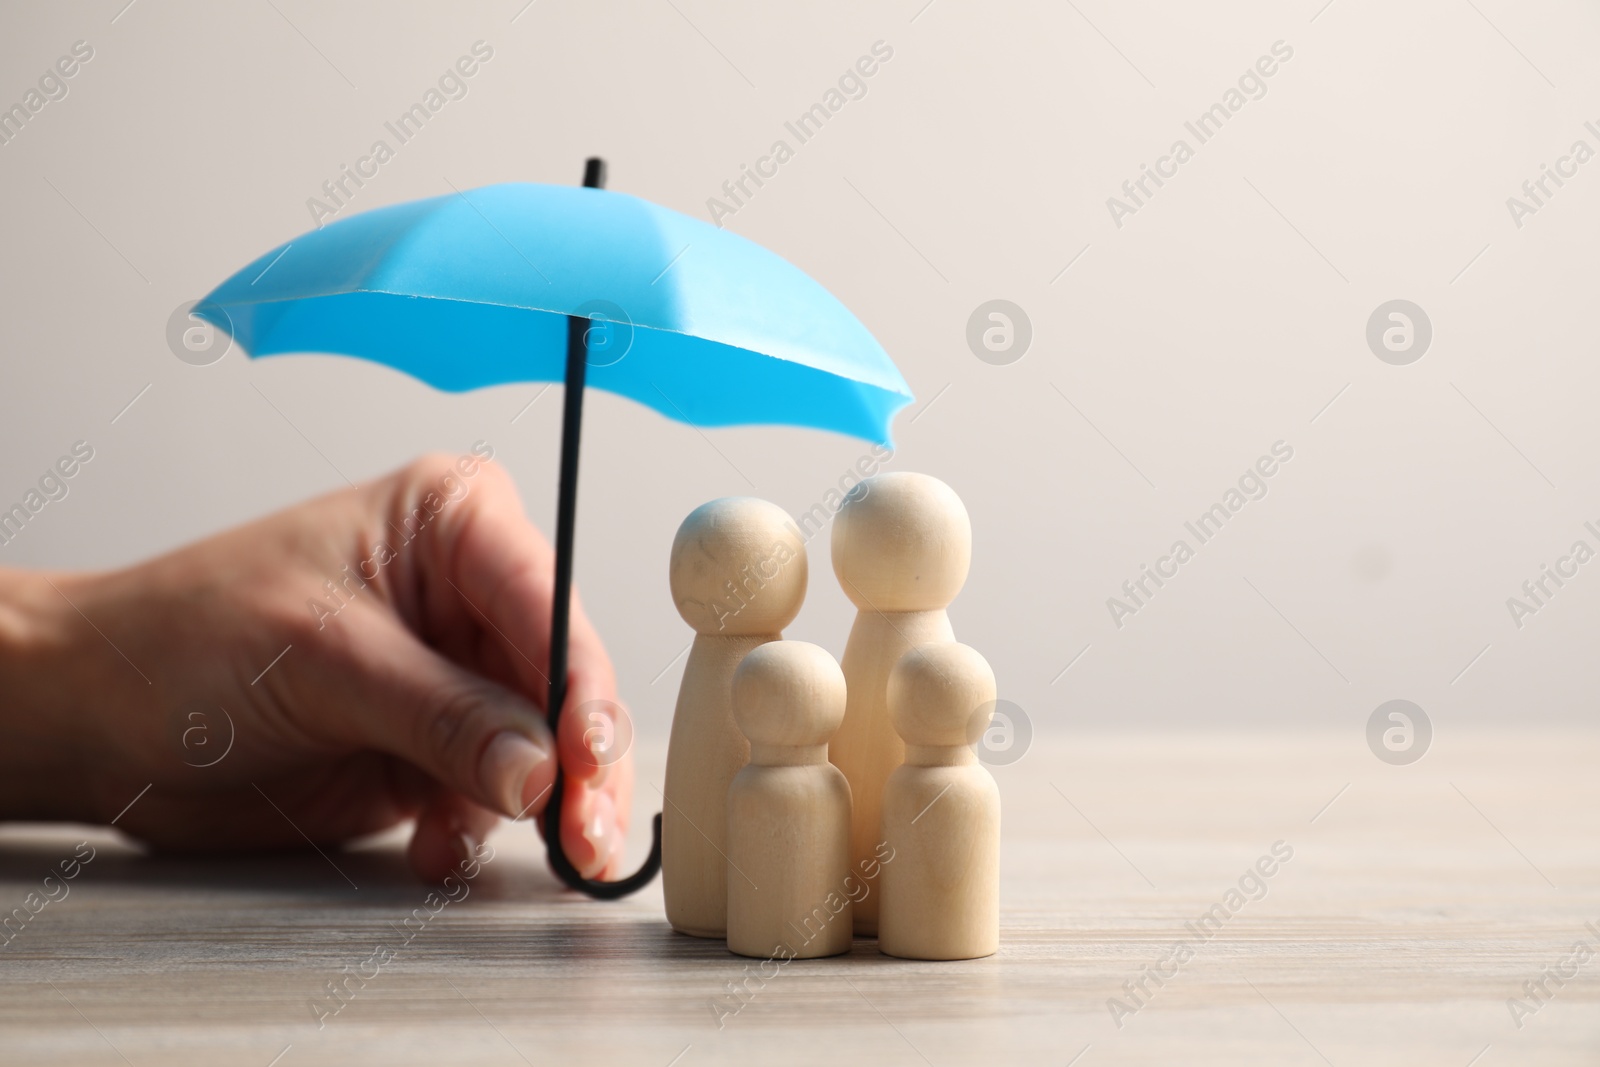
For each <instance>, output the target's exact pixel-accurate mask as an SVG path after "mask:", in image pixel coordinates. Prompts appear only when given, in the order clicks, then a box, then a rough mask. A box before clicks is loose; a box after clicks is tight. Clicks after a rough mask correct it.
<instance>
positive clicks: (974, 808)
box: [878, 642, 1000, 960]
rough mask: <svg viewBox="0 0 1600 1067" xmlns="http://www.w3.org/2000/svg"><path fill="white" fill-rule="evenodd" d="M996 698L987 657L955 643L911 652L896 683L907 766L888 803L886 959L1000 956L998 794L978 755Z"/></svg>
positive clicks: (892, 700) (881, 929) (892, 779)
mask: <svg viewBox="0 0 1600 1067" xmlns="http://www.w3.org/2000/svg"><path fill="white" fill-rule="evenodd" d="M994 694H995V686H994V674H993V672H991V671H990V670H989V665H988V664H987V663H985V662H984V659H983V657H982V656H980V655H978V653H977V652H975V651H973V650H972V649H970V648H968V647H967V646H966V645H958V644H956V643H954V642H951V643H949V644H940V645H923V646H921V647H920V648H916V649H913V650H911V651H910V652H907V653H906V654H905V655H904V656H903V657H901V659H900V662H899V663H897V664H896V665H895V668H894V671H893V672H892V673H891V674H890V675H889V709H890V712H891V714H892V715H893V717H894V726H895V729H896V730H898V731H899V732H900V736H901V737H903V738H904V739H905V743H906V762H905V763H904V765H902V766H901V767H899V768H898V769H897V770H896V771H895V772H894V773H893V774H892V775H890V776H889V783H888V785H887V786H886V787H885V789H884V793H883V837H884V840H885V841H887V842H888V843H889V846H890V847H891V848H893V849H894V859H893V861H891V862H889V863H885V864H884V865H883V872H882V873H881V874H880V876H879V877H880V878H881V880H882V884H881V885H880V886H879V887H878V889H879V896H880V906H879V909H878V949H879V951H881V952H883V953H884V954H885V955H889V956H902V957H905V958H907V959H917V960H968V959H974V958H976V957H978V956H989V955H992V954H993V953H994V952H995V950H996V949H998V948H999V947H1000V790H999V788H998V787H997V786H996V785H995V784H994V779H993V778H992V777H990V776H989V772H988V770H987V769H985V768H984V767H983V766H982V765H980V764H979V763H978V757H977V755H976V753H975V752H974V751H973V742H975V741H977V740H978V738H979V737H981V736H982V734H983V731H984V730H985V729H987V728H988V725H989V717H990V716H991V715H992V714H993V712H994Z"/></svg>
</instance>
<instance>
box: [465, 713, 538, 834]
mask: <svg viewBox="0 0 1600 1067" xmlns="http://www.w3.org/2000/svg"><path fill="white" fill-rule="evenodd" d="M553 764H554V761H553V760H552V759H551V758H550V753H548V752H546V751H545V750H544V749H542V748H540V747H539V746H538V745H536V744H534V743H533V742H532V741H530V740H528V739H527V737H525V736H524V735H522V734H519V733H517V732H516V731H515V730H502V731H501V732H500V733H498V734H496V735H495V737H494V740H492V741H490V742H489V747H488V748H487V749H485V750H484V753H483V760H482V763H481V765H480V768H479V773H480V775H481V776H482V781H483V787H484V791H485V792H486V793H487V794H488V795H489V796H492V797H498V798H499V800H500V812H501V814H503V815H509V816H511V817H512V818H517V817H518V816H520V815H521V814H523V813H524V812H525V811H526V810H527V809H528V807H529V806H530V805H532V804H533V803H534V801H535V800H537V799H538V797H539V794H540V793H542V792H544V791H545V790H547V789H549V787H550V783H551V782H553V781H554V780H555V770H554V766H553Z"/></svg>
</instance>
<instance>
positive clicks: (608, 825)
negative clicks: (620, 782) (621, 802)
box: [580, 790, 618, 878]
mask: <svg viewBox="0 0 1600 1067" xmlns="http://www.w3.org/2000/svg"><path fill="white" fill-rule="evenodd" d="M589 795H590V798H591V800H590V803H589V805H588V812H587V813H586V818H585V819H584V823H583V836H584V840H586V841H588V842H589V844H591V845H593V846H594V860H593V862H592V863H590V864H588V865H586V866H585V868H584V869H583V870H582V871H581V872H580V873H582V875H583V876H584V877H585V878H598V877H599V876H600V874H601V873H602V872H604V871H605V869H606V867H607V866H608V865H609V864H610V863H611V855H612V853H613V852H615V851H616V849H617V844H618V840H617V839H618V835H617V802H616V800H615V799H613V798H612V796H611V794H610V793H603V792H600V791H598V790H596V791H592V792H591V793H590V794H589Z"/></svg>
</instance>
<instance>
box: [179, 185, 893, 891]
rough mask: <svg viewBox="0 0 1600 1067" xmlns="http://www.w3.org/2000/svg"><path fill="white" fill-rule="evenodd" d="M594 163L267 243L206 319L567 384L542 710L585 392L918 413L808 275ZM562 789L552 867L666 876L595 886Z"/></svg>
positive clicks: (442, 375)
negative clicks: (575, 846) (564, 831)
mask: <svg viewBox="0 0 1600 1067" xmlns="http://www.w3.org/2000/svg"><path fill="white" fill-rule="evenodd" d="M604 184H605V165H604V163H603V162H602V161H600V160H598V159H591V160H589V161H588V165H587V166H586V168H585V171H584V182H583V185H584V187H583V188H581V189H578V188H571V187H567V186H556V185H533V184H528V183H521V182H517V183H508V184H504V185H491V186H487V187H485V188H482V189H476V190H473V191H471V192H469V193H457V194H453V195H450V196H441V197H434V198H432V199H428V200H417V201H413V202H411V203H406V204H397V205H394V206H392V207H386V208H379V209H377V210H375V211H369V212H366V213H364V214H361V215H356V216H353V217H351V218H349V219H344V220H341V221H339V222H335V223H333V224H332V225H329V226H326V227H324V228H322V229H318V230H314V231H312V232H310V233H308V234H304V235H303V236H300V237H297V238H295V239H294V240H293V241H291V242H289V243H288V244H285V245H282V246H280V247H279V248H275V249H273V250H272V251H270V252H268V253H266V254H265V255H263V256H261V257H260V258H259V259H257V260H256V261H255V262H254V263H251V264H250V265H248V266H246V267H245V268H244V269H242V270H240V271H239V272H238V273H237V274H235V275H234V276H233V277H231V278H229V279H228V280H227V281H225V282H223V283H222V284H221V285H219V286H217V288H216V289H215V290H213V291H212V293H211V294H210V295H209V296H207V297H206V298H205V299H204V300H202V301H201V302H200V303H199V304H198V305H196V307H195V309H194V314H195V315H196V316H198V317H199V318H201V319H204V320H206V321H207V322H210V323H212V324H213V325H215V326H217V327H219V328H221V329H224V330H226V331H228V332H229V333H230V334H231V335H232V336H233V338H234V340H236V341H237V342H238V343H239V344H240V346H241V347H242V348H244V350H245V351H246V352H247V353H249V354H250V355H251V356H252V357H260V356H269V355H277V354H279V353H285V352H333V353H339V354H342V355H350V356H359V357H361V358H363V359H369V360H372V361H373V362H375V363H382V364H385V365H386V366H390V367H394V368H396V369H398V370H402V371H405V372H406V373H408V374H411V375H412V376H414V377H416V378H419V379H421V380H422V381H424V382H426V383H428V384H429V385H432V386H434V387H435V388H438V389H444V390H448V391H451V392H459V391H462V390H467V389H475V388H478V387H481V386H485V385H497V384H501V383H506V382H554V381H559V382H564V383H565V385H566V390H565V400H564V404H563V409H562V432H561V479H560V489H559V497H558V507H557V517H556V573H555V590H554V604H553V606H552V609H551V626H550V677H549V686H550V688H549V692H548V699H547V701H546V714H547V715H548V716H549V721H550V729H551V731H552V732H555V731H556V730H557V728H558V726H559V722H560V715H561V706H562V704H563V703H564V702H565V699H566V689H567V632H568V625H569V613H570V610H571V602H572V555H573V530H574V524H575V520H576V517H577V492H578V447H579V441H580V436H581V428H582V422H583V394H584V387H585V385H586V384H589V385H594V386H597V387H599V388H602V389H605V390H608V391H609V392H613V393H619V394H621V395H622V396H626V397H631V398H632V399H634V400H637V401H639V402H640V403H642V404H644V405H646V406H648V407H651V408H654V409H655V410H656V411H659V412H660V413H661V414H663V415H666V416H667V417H668V418H672V419H677V420H679V421H681V422H686V423H689V424H690V425H693V426H732V425H750V424H779V425H789V426H808V427H814V428H817V429H823V430H834V431H837V432H839V433H845V434H850V435H852V436H855V437H860V438H864V439H866V440H869V441H874V442H881V443H885V444H887V443H888V442H889V424H890V421H891V420H892V419H893V417H894V413H895V412H896V411H898V410H899V409H900V408H901V407H903V406H905V405H906V404H908V403H910V402H911V392H910V390H909V389H908V388H907V386H906V382H905V379H904V378H903V377H902V376H901V375H900V372H899V371H898V370H897V369H896V368H895V365H894V363H893V361H891V360H890V359H889V357H888V355H887V354H886V353H885V352H884V350H883V348H882V346H880V345H879V344H878V342H877V341H876V340H874V339H873V337H872V335H871V334H870V333H869V332H867V329H866V327H864V326H862V325H861V323H860V322H859V321H858V320H857V319H856V317H855V316H854V315H852V314H851V313H850V312H849V310H847V309H846V308H845V306H844V305H843V304H841V303H839V301H838V300H836V299H835V298H834V297H833V296H832V295H831V294H830V293H828V291H827V290H825V289H824V288H822V286H820V285H818V284H817V283H816V282H815V281H813V280H812V279H811V278H810V277H808V276H807V275H806V274H805V273H804V272H802V271H801V270H799V269H798V268H796V267H795V266H793V265H792V264H790V263H789V262H787V261H786V260H784V259H782V258H781V257H779V256H777V255H774V254H773V253H772V252H769V251H767V250H766V249H764V248H762V247H761V246H759V245H756V244H754V243H752V242H750V241H747V240H745V239H744V238H742V237H739V236H737V235H735V234H732V233H729V232H728V231H726V230H719V229H717V228H715V227H713V226H710V225H707V224H706V223H704V222H700V221H698V220H696V219H691V218H688V217H687V216H684V215H681V214H679V213H677V212H675V211H670V210H668V209H666V208H663V207H660V206H658V205H656V204H652V203H650V202H648V201H645V200H640V199H638V198H637V197H632V196H627V195H625V194H622V193H613V192H607V191H605V190H604V189H602V188H601V186H603V185H604ZM562 787H563V778H562V775H561V773H560V772H559V771H558V772H557V776H556V784H555V787H554V789H553V791H552V796H551V800H550V802H549V804H548V805H547V806H546V808H545V820H546V822H545V828H546V832H545V837H546V839H547V841H548V844H549V850H550V860H551V865H552V866H553V867H554V868H555V870H556V873H557V874H558V875H559V876H560V877H561V879H562V881H564V882H566V883H567V884H568V885H570V886H572V887H573V888H575V889H579V890H582V891H583V892H586V893H588V894H590V895H591V896H596V897H602V898H608V899H610V898H616V897H621V896H625V895H627V894H628V893H631V892H633V891H634V890H636V889H639V888H640V887H641V886H643V885H645V884H646V883H648V882H649V881H650V880H651V879H652V878H653V877H654V876H655V874H656V872H657V871H658V870H659V869H660V866H661V816H660V815H657V816H656V818H655V824H654V834H655V838H654V843H653V845H652V847H651V851H650V858H649V859H648V860H647V861H646V862H645V865H644V867H643V868H641V869H640V870H639V871H638V872H636V873H635V874H633V875H632V876H630V877H628V878H625V879H622V880H621V881H616V882H601V881H594V880H591V879H586V878H584V877H583V876H582V875H581V874H579V873H578V871H577V869H576V868H575V867H574V866H573V865H572V863H571V862H570V861H569V860H568V859H567V857H566V855H565V853H564V852H563V851H562V846H561V834H560V817H561V802H562V793H563V791H564V790H563V788H562Z"/></svg>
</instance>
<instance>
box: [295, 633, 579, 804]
mask: <svg viewBox="0 0 1600 1067" xmlns="http://www.w3.org/2000/svg"><path fill="white" fill-rule="evenodd" d="M350 622H351V625H350V627H349V628H348V629H347V630H345V634H346V635H347V637H348V640H347V641H346V642H341V644H343V645H344V648H343V649H342V653H343V655H342V656H341V658H343V659H345V660H346V662H345V663H343V664H342V665H340V666H341V667H342V669H336V670H334V671H333V672H332V674H333V676H334V677H335V678H337V679H339V681H338V682H337V683H336V684H335V691H336V694H337V695H336V696H335V703H334V707H333V711H332V712H331V715H330V717H331V718H332V719H333V720H334V721H333V722H331V723H328V724H327V725H329V726H331V727H333V728H334V730H335V731H336V732H338V733H339V735H340V736H341V737H342V738H344V739H345V740H347V741H351V742H354V743H356V744H359V745H361V746H363V747H366V748H373V749H377V750H379V751H381V752H386V753H389V754H390V755H393V756H398V757H400V758H401V759H404V760H406V761H408V762H410V763H412V764H414V765H415V766H417V767H418V768H420V769H422V770H423V771H425V772H426V773H427V774H429V775H431V776H432V777H433V778H434V779H435V780H437V781H438V782H439V783H441V784H442V785H444V786H446V787H448V788H450V789H453V790H455V791H456V792H458V793H460V794H462V795H463V796H466V797H469V798H471V799H472V800H474V801H476V802H477V803H478V804H480V805H482V806H483V807H486V808H488V809H490V810H491V811H497V812H499V813H501V814H502V815H505V816H507V817H509V818H519V817H521V818H526V817H529V816H532V815H537V814H538V813H539V812H541V811H543V810H544V804H545V801H546V800H547V799H548V797H549V794H550V788H551V786H552V785H554V783H555V776H556V758H555V751H556V748H555V742H554V740H553V739H552V738H551V736H550V732H549V730H548V729H547V728H546V727H545V724H544V722H543V715H542V714H541V713H540V711H539V709H538V708H536V707H534V705H533V703H532V702H531V701H529V700H528V699H527V698H525V697H523V696H521V695H519V694H518V693H515V692H513V691H512V690H510V689H507V688H506V687H504V686H502V685H499V684H497V683H495V682H493V681H490V680H489V679H487V678H484V677H482V676H481V675H477V674H474V673H472V672H471V671H468V670H466V669H464V668H462V667H460V666H458V665H457V664H455V663H453V662H451V661H450V660H448V659H446V658H444V657H443V656H441V655H440V654H439V653H437V652H435V651H434V650H433V649H431V648H428V647H427V646H426V645H424V644H423V643H422V642H421V641H419V640H417V638H416V637H415V636H414V635H412V633H411V632H410V631H409V630H407V629H405V627H404V626H402V625H401V624H400V623H399V621H398V620H395V619H392V618H389V617H386V616H383V615H376V614H375V615H373V616H368V617H367V618H363V619H360V620H359V621H358V620H355V619H352V620H350ZM341 628H342V627H341ZM350 660H353V661H354V662H353V663H352V662H349V661H350Z"/></svg>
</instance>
